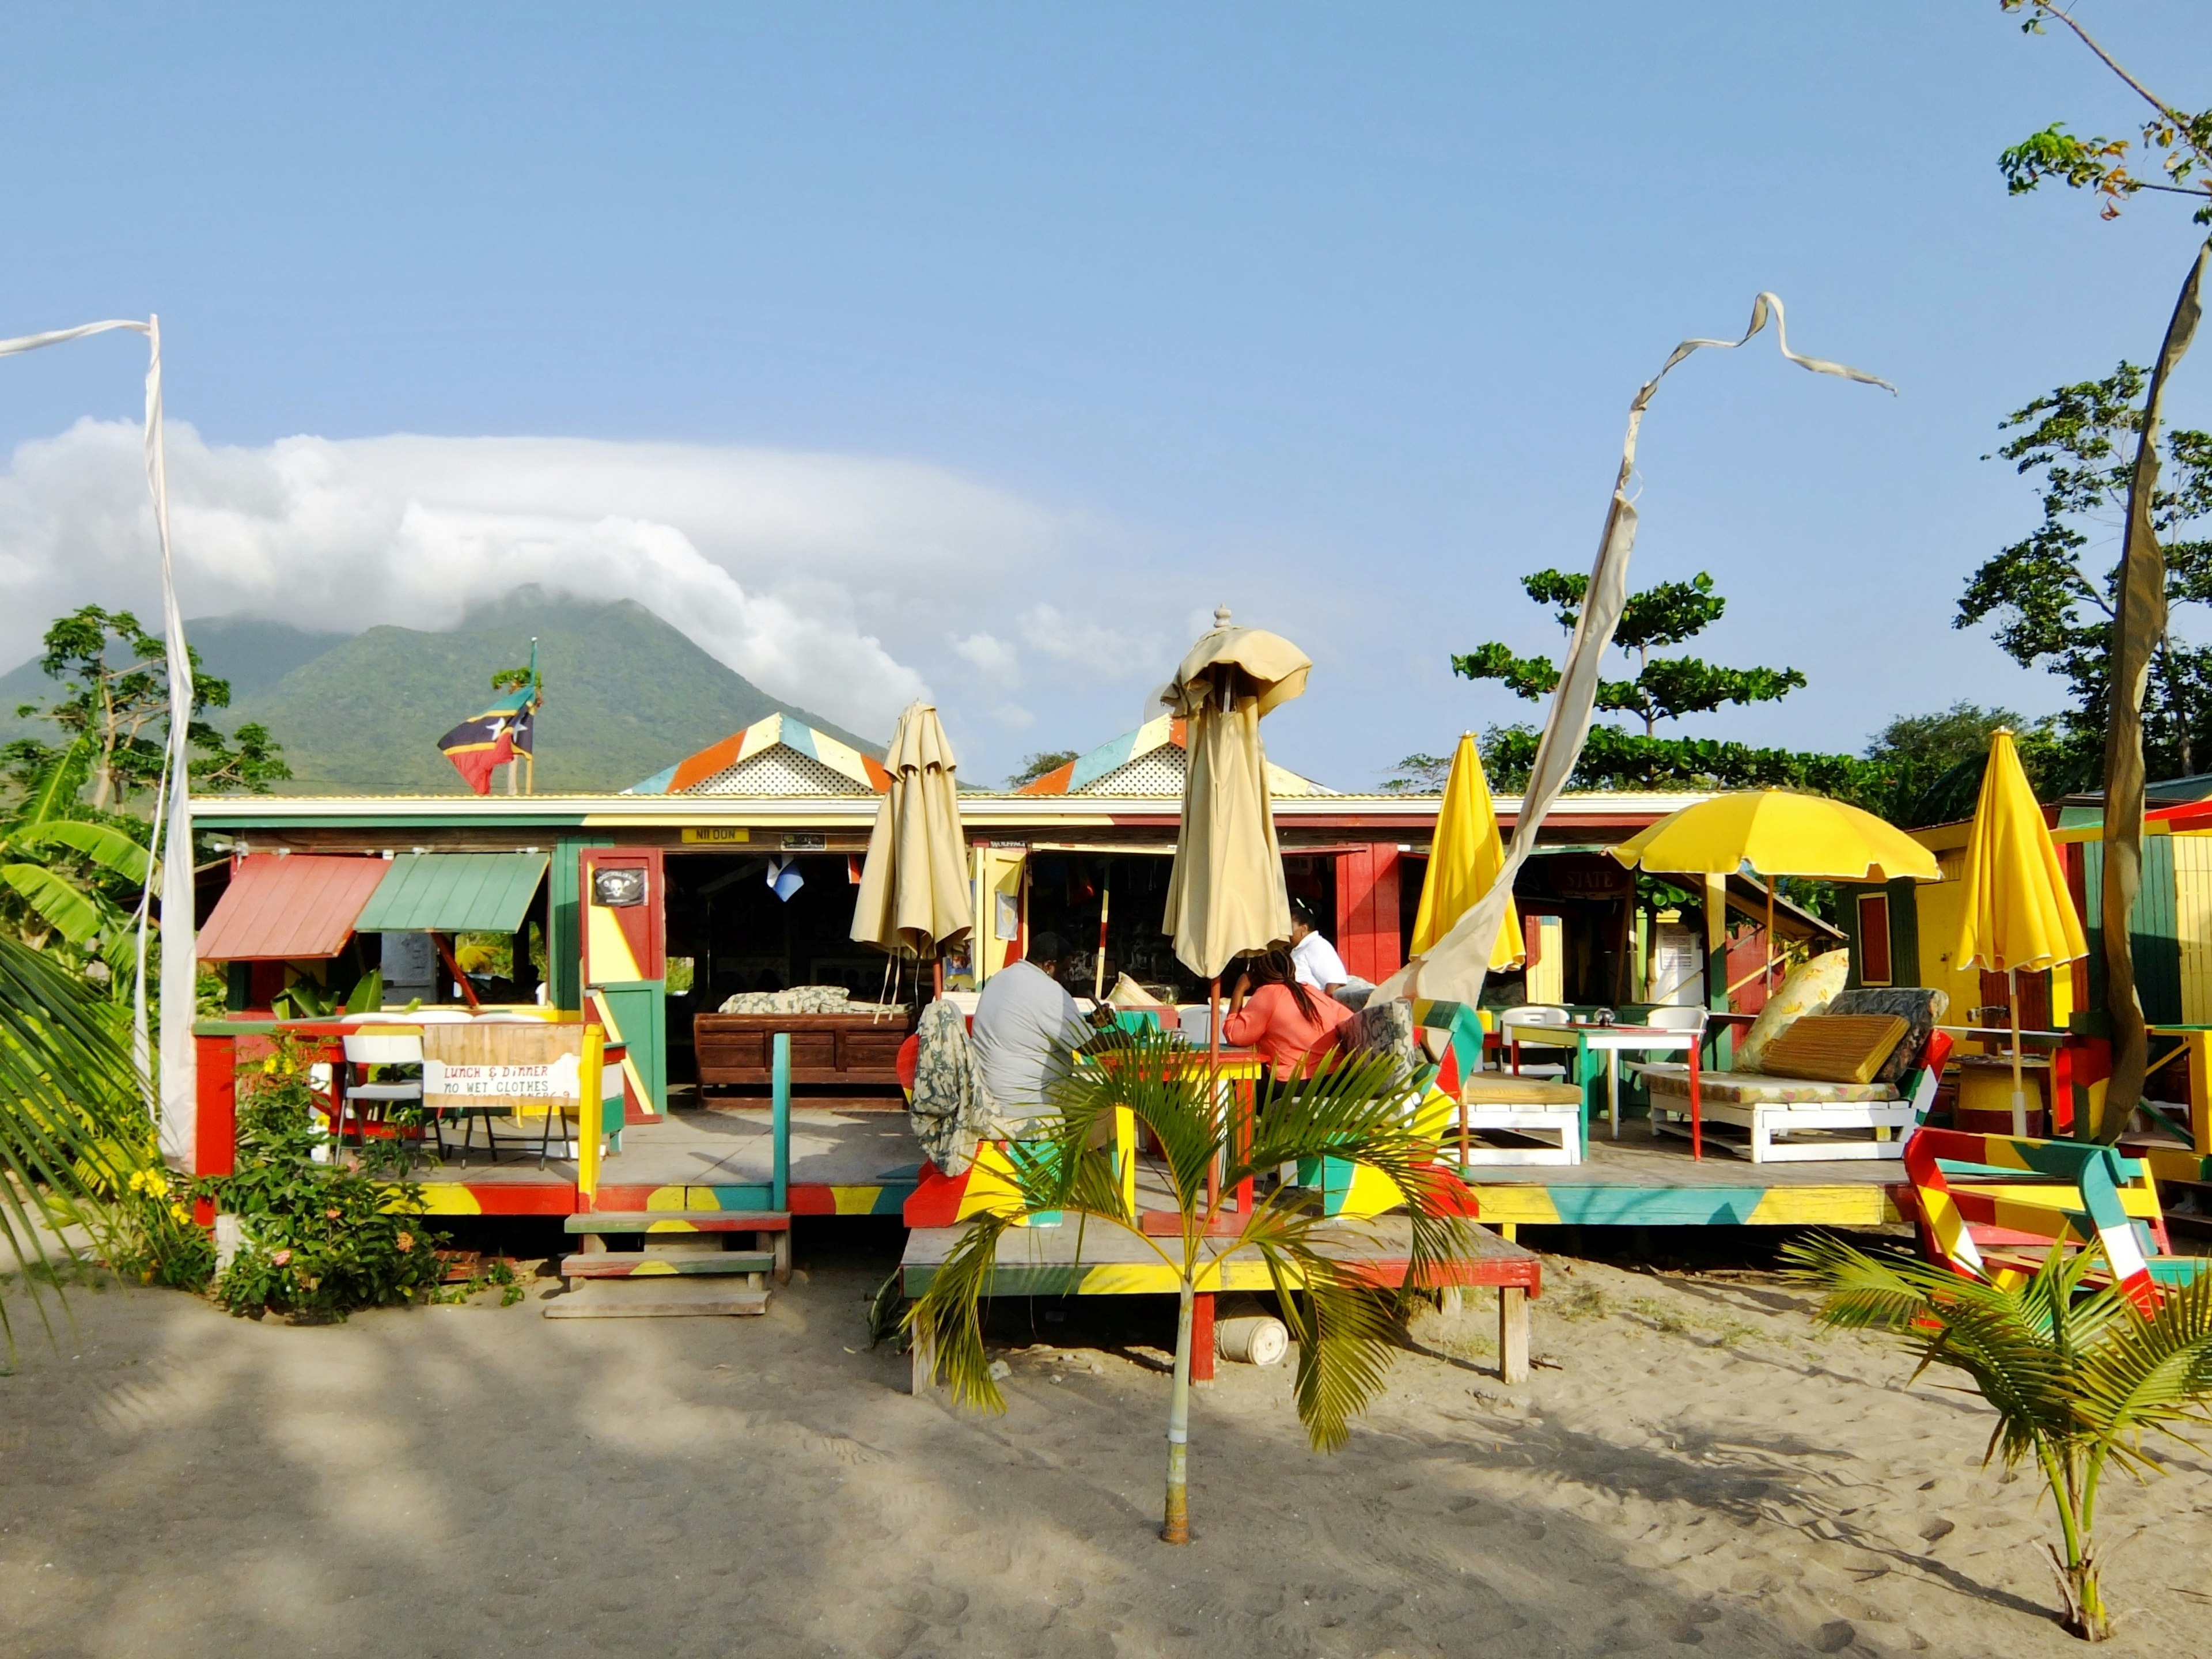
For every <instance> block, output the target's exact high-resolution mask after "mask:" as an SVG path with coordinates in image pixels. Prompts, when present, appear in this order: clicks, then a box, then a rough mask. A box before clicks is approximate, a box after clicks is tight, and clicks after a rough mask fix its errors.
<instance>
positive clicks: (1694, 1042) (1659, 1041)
mask: <svg viewBox="0 0 2212 1659" xmlns="http://www.w3.org/2000/svg"><path fill="white" fill-rule="evenodd" d="M1498 1034H1499V1035H1500V1036H1504V1038H1505V1039H1506V1040H1507V1041H1508V1042H1510V1043H1511V1044H1512V1045H1513V1069H1514V1071H1515V1072H1516V1073H1518V1072H1519V1071H1520V1069H1521V1045H1522V1043H1524V1042H1526V1043H1528V1044H1529V1045H1531V1046H1532V1047H1534V1046H1541V1047H1545V1048H1568V1047H1572V1048H1573V1049H1574V1050H1575V1073H1574V1076H1575V1082H1576V1084H1577V1086H1578V1087H1580V1088H1581V1090H1582V1091H1583V1126H1584V1128H1585V1130H1587V1128H1588V1127H1589V1124H1590V1123H1592V1122H1593V1121H1595V1119H1596V1117H1597V1092H1596V1091H1597V1080H1598V1077H1599V1074H1600V1073H1603V1074H1604V1077H1605V1097H1606V1115H1607V1119H1608V1120H1610V1121H1611V1124H1612V1127H1613V1139H1615V1140H1618V1139H1620V1056H1621V1053H1622V1051H1623V1050H1632V1051H1635V1052H1648V1051H1650V1050H1653V1049H1657V1050H1660V1051H1662V1052H1664V1053H1668V1054H1688V1056H1689V1063H1690V1146H1691V1151H1692V1155H1693V1156H1696V1157H1699V1158H1703V1157H1704V1156H1705V1146H1704V1138H1703V1136H1702V1134H1701V1133H1700V1128H1701V1126H1700V1124H1699V1111H1698V1106H1699V1100H1698V1047H1699V1042H1700V1040H1701V1035H1702V1034H1701V1033H1699V1032H1697V1031H1678V1030H1673V1029H1672V1028H1670V1027H1668V1026H1663V1025H1592V1024H1587V1023H1585V1022H1582V1021H1577V1022H1576V1023H1575V1024H1571V1025H1534V1024H1522V1023H1521V1022H1520V1021H1518V1020H1515V1021H1511V1022H1510V1023H1508V1024H1504V1025H1501V1026H1500V1027H1499V1028H1498Z"/></svg>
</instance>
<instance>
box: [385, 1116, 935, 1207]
mask: <svg viewBox="0 0 2212 1659" xmlns="http://www.w3.org/2000/svg"><path fill="white" fill-rule="evenodd" d="M478 1140H479V1150H478V1151H477V1152H472V1153H471V1155H470V1158H469V1162H468V1164H467V1166H466V1167H465V1168H464V1167H463V1166H462V1165H461V1164H460V1163H459V1159H458V1158H449V1159H448V1160H447V1162H446V1163H444V1164H436V1165H434V1166H432V1167H431V1168H428V1169H425V1170H416V1171H415V1172H414V1173H413V1174H412V1175H411V1176H410V1177H409V1179H410V1181H412V1182H415V1183H416V1184H417V1185H419V1186H421V1187H422V1189H423V1193H424V1196H425V1197H426V1198H427V1199H428V1201H429V1206H430V1212H431V1213H432V1214H434V1215H572V1214H574V1213H576V1212H579V1211H581V1210H583V1209H586V1208H595V1209H603V1210H653V1209H723V1210H757V1209H762V1208H764V1207H766V1205H767V1198H766V1196H765V1195H766V1194H767V1191H768V1188H769V1182H770V1181H771V1180H772V1179H773V1176H774V1173H775V1171H774V1167H773V1166H774V1161H775V1160H774V1148H773V1146H772V1144H771V1141H770V1139H769V1114H768V1111H767V1109H765V1108H763V1109H760V1110H757V1111H755V1110H744V1111H729V1110H722V1109H715V1110H709V1111H674V1112H670V1113H667V1114H665V1115H664V1116H663V1117H662V1118H661V1120H660V1121H659V1122H647V1123H633V1124H631V1125H630V1126H629V1127H627V1128H625V1129H624V1130H623V1136H622V1150H621V1152H616V1153H611V1154H610V1155H609V1156H608V1157H606V1158H603V1159H602V1160H601V1161H600V1164H599V1191H598V1193H597V1194H594V1199H593V1202H592V1204H591V1205H589V1206H586V1205H585V1204H584V1203H583V1202H582V1201H581V1200H580V1196H579V1194H578V1192H577V1189H576V1178H577V1169H576V1164H575V1160H574V1159H573V1158H551V1159H549V1160H548V1161H547V1163H546V1164H545V1167H544V1168H543V1169H540V1168H539V1167H538V1153H537V1143H536V1141H535V1139H527V1140H526V1139H521V1138H517V1139H514V1140H513V1143H512V1145H511V1146H510V1145H509V1144H508V1142H507V1139H505V1138H504V1137H502V1139H501V1152H500V1160H499V1162H498V1163H497V1164H487V1163H486V1162H484V1159H483V1152H482V1151H481V1140H482V1137H481V1136H479V1137H478ZM526 1149H527V1150H526ZM920 1173H921V1147H920V1146H917V1145H916V1144H915V1139H914V1137H913V1136H912V1135H910V1134H908V1133H907V1127H906V1119H905V1118H904V1116H903V1115H893V1114H889V1113H884V1112H880V1111H867V1110H839V1109H823V1108H819V1107H812V1106H796V1105H795V1106H793V1108H792V1112H791V1189H790V1207H791V1210H792V1212H793V1214H797V1215H896V1214H897V1213H898V1212H899V1211H900V1209H901V1207H902V1206H903V1205H904V1204H905V1202H906V1196H907V1194H908V1193H910V1192H911V1191H913V1190H914V1185H915V1179H916V1178H917V1176H919V1175H920Z"/></svg>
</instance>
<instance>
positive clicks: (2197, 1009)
mask: <svg viewBox="0 0 2212 1659" xmlns="http://www.w3.org/2000/svg"><path fill="white" fill-rule="evenodd" d="M2172 840H2173V931H2174V933H2175V935H2176V936H2177V938H2178V939H2179V942H2180V945H2181V1020H2182V1024H2185V1025H2204V1024H2212V836H2174V837H2173V838H2172Z"/></svg>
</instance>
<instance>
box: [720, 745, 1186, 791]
mask: <svg viewBox="0 0 2212 1659" xmlns="http://www.w3.org/2000/svg"><path fill="white" fill-rule="evenodd" d="M1178 787H1180V786H1178ZM684 793H685V794H687V795H857V796H867V795H873V794H874V793H875V791H873V790H872V789H870V788H868V787H866V785H864V784H859V783H855V782H854V781H853V780H852V779H850V778H848V777H847V776H846V775H844V774H843V773H842V772H840V771H838V770H836V769H835V768H833V767H829V766H824V765H823V763H821V762H820V761H818V760H816V759H815V758H814V757H812V756H811V755H802V754H800V753H799V751H798V750H796V749H793V748H790V747H788V746H787V745H786V744H780V743H779V744H771V745H770V746H769V747H768V748H766V749H763V750H761V751H760V753H758V754H757V755H749V756H747V757H745V758H744V760H741V761H739V762H738V763H737V764H736V765H735V766H732V767H726V768H725V769H723V770H721V771H720V772H717V773H715V774H714V775H713V776H711V777H706V778H702V779H700V780H699V781H698V782H696V783H695V784H693V785H692V786H691V787H690V788H689V789H687V790H685V791H684Z"/></svg>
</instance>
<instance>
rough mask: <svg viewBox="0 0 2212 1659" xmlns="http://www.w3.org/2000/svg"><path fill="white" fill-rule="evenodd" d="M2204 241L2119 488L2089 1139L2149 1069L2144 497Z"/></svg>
mask: <svg viewBox="0 0 2212 1659" xmlns="http://www.w3.org/2000/svg"><path fill="white" fill-rule="evenodd" d="M2208 255H2212V243H2208V244H2207V245H2206V246H2203V247H2201V248H2199V249H2198V250H2197V261H2196V263H2195V264H2192V265H2191V266H2190V268H2189V279H2188V281H2186V282H2185V283H2183V284H2182V286H2181V295H2180V297H2179V299H2178V300H2177V301H2175V302H2174V307H2173V318H2172V321H2171V322H2169V323H2168V324H2167V325H2166V340H2165V343H2164V344H2163V345H2161V346H2160V349H2159V357H2158V363H2157V366H2156V367H2155V368H2154V369H2153V370H2152V371H2151V377H2150V391H2149V394H2148V397H2147V398H2145V399H2144V402H2143V414H2142V432H2141V435H2139V437H2138V439H2137V441H2136V464H2135V474H2134V477H2132V479H2131V480H2130V483H2129V487H2128V526H2127V538H2126V541H2125V544H2124V550H2123V551H2122V553H2121V556H2120V579H2119V585H2118V605H2115V606H2114V609H2113V620H2112V691H2111V697H2112V702H2111V709H2110V714H2109V717H2108V720H2107V721H2106V728H2105V832H2104V842H2105V877H2104V886H2103V893H2102V899H2103V905H2104V916H2103V925H2102V927H2101V928H2100V932H2101V933H2102V934H2103V936H2104V937H2103V945H2104V955H2105V987H2106V998H2105V1006H2106V1014H2107V1016H2108V1017H2109V1018H2110V1019H2111V1021H2112V1080H2111V1081H2110V1082H2109V1083H2108V1084H2107V1085H2106V1089H2105V1111H2104V1121H2102V1122H2100V1123H2099V1124H2098V1125H2097V1126H2096V1135H2097V1139H2100V1140H2103V1141H2115V1140H2118V1139H2119V1137H2120V1132H2121V1131H2122V1130H2124V1128H2126V1127H2127V1123H2128V1119H2129V1117H2130V1115H2132V1114H2133V1112H2134V1111H2135V1108H2136V1101H2137V1100H2138V1099H2140V1098H2141V1097H2142V1085H2143V1078H2144V1075H2145V1073H2147V1071H2148V1067H2149V1061H2150V1036H2149V1033H2148V1030H2147V1029H2146V1027H2145V1025H2144V1022H2143V1012H2142V999H2141V998H2140V997H2138V996H2137V995H2136V966H2135V954H2134V939H2133V936H2132V933H2131V929H2130V922H2131V921H2132V920H2133V915H2132V913H2133V911H2134V909H2135V903H2136V892H2137V890H2139V889H2140V887H2141V885H2142V830H2143V781H2144V780H2143V744H2142V706H2143V692H2144V690H2145V688H2146V684H2147V682H2148V679H2149V678H2150V670H2151V653H2152V652H2153V650H2154V648H2155V647H2156V645H2157V642H2158V641H2160V639H2162V638H2163V637H2164V636H2165V634H2166V557H2165V555H2164V554H2163V553H2161V552H2160V550H2159V545H2158V538H2157V537H2156V536H2155V535H2154V533H2153V532H2152V530H2151V522H2150V514H2151V501H2152V499H2153V497H2154V495H2155V493H2156V491H2157V488H2158V423H2159V414H2160V409H2161V407H2162V405H2163V404H2164V400H2165V397H2166V380H2167V379H2168V377H2169V376H2171V374H2172V372H2173V369H2174V367H2175V366H2176V365H2177V364H2178V363H2179V362H2180V361H2181V359H2182V356H2183V355H2184V354H2185V353H2186V352H2187V351H2188V349H2189V343H2190V341H2191V339H2192V338H2193V337H2195V335H2196V332H2197V315H2198V312H2197V289H2198V286H2199V284H2201V283H2202V282H2203V277H2204V265H2205V260H2206V258H2207V256H2208Z"/></svg>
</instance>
